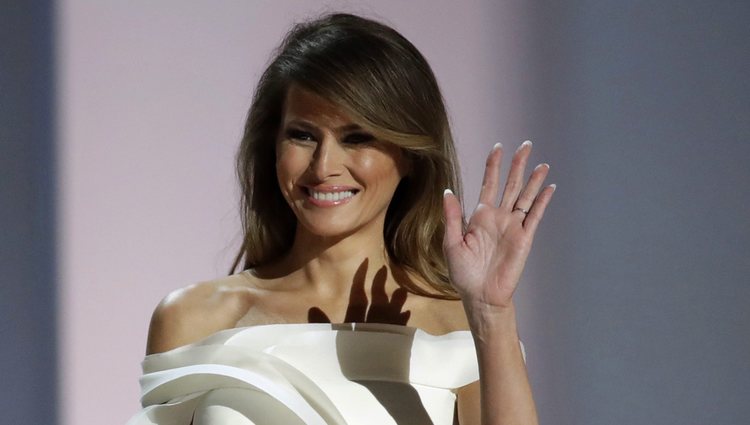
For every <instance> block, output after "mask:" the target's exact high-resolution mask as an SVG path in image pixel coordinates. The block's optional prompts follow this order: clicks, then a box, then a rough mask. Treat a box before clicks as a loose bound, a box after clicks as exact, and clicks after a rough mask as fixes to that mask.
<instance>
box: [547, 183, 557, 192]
mask: <svg viewBox="0 0 750 425" xmlns="http://www.w3.org/2000/svg"><path fill="white" fill-rule="evenodd" d="M549 187H551V188H552V191H553V192H554V191H555V190H556V189H557V185H556V184H555V183H552V184H551V185H549Z"/></svg>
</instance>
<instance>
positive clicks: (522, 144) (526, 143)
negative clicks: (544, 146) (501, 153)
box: [516, 140, 531, 152]
mask: <svg viewBox="0 0 750 425" xmlns="http://www.w3.org/2000/svg"><path fill="white" fill-rule="evenodd" d="M526 146H531V140H527V141H525V142H523V143H521V146H519V147H518V149H516V152H518V151H520V150H521V149H523V148H525V147H526Z"/></svg>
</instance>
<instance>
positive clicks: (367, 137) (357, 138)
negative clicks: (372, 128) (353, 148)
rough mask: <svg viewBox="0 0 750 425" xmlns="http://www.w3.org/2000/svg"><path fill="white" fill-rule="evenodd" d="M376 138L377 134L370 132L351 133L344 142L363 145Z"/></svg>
mask: <svg viewBox="0 0 750 425" xmlns="http://www.w3.org/2000/svg"><path fill="white" fill-rule="evenodd" d="M374 140H375V136H373V135H372V134H369V133H351V134H349V135H347V136H346V137H345V138H344V143H346V144H349V145H361V144H365V143H370V142H373V141H374Z"/></svg>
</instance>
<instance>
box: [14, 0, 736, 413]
mask: <svg viewBox="0 0 750 425" xmlns="http://www.w3.org/2000/svg"><path fill="white" fill-rule="evenodd" d="M339 10H340V11H348V12H354V13H359V14H363V15H365V16H369V17H373V18H376V19H380V20H382V21H384V22H386V23H389V24H391V25H393V26H395V27H396V28H397V29H398V30H400V31H401V32H402V33H403V34H404V35H405V36H406V37H407V38H409V39H410V40H411V41H412V42H413V43H414V44H415V45H416V46H417V47H418V48H419V49H420V50H421V51H422V52H423V53H424V55H425V56H426V57H427V59H428V60H429V61H430V63H431V64H432V66H433V69H434V71H435V73H436V74H437V77H438V80H439V82H440V84H441V86H442V89H443V92H444V95H445V98H446V101H447V104H448V107H449V112H450V115H451V118H452V122H453V125H454V132H455V135H456V140H457V143H458V150H459V156H460V159H461V165H462V170H463V178H464V185H465V189H466V190H465V198H466V202H467V204H469V207H467V208H473V204H474V203H475V202H476V197H477V193H478V190H477V189H478V185H479V183H480V179H481V172H482V167H483V164H484V157H485V155H486V153H487V152H488V151H489V149H490V148H491V146H492V145H493V144H494V143H496V142H498V141H500V142H503V144H504V145H505V146H506V147H507V148H509V149H514V148H515V147H516V146H517V145H518V144H519V143H520V142H522V141H523V140H525V139H531V140H533V141H534V148H535V150H534V153H533V158H532V159H533V160H534V161H535V162H543V161H544V162H550V163H551V165H552V169H551V182H555V183H557V184H558V191H557V193H556V196H555V199H554V201H553V203H552V205H551V206H550V208H549V210H548V213H547V216H546V217H545V220H544V223H543V225H542V227H541V228H540V230H539V233H538V238H537V241H536V242H535V244H536V245H535V249H534V251H533V253H532V258H531V259H530V261H529V264H528V268H527V271H526V274H525V275H524V278H523V282H522V286H521V288H520V289H519V293H518V299H519V301H518V302H519V305H520V307H519V310H520V314H521V319H520V320H521V322H520V326H521V333H522V338H523V339H524V342H525V344H526V348H527V353H528V366H529V373H530V375H531V380H532V384H533V387H534V391H535V395H536V399H537V403H538V406H539V411H540V417H541V421H542V423H547V424H560V425H573V424H592V425H595V424H642V423H650V424H709V423H710V424H721V425H724V424H726V425H729V424H742V423H748V422H749V421H750V403H748V394H750V261H749V260H748V259H747V258H746V257H747V255H748V252H750V242H748V241H749V240H750V220H749V219H748V217H749V216H750V214H749V213H750V208H749V207H750V194H749V193H748V185H749V184H750V171H748V167H747V165H746V162H747V160H748V158H750V143H749V142H750V83H749V82H748V78H747V75H750V49H748V40H750V25H748V22H750V3H748V2H746V1H717V2H710V1H697V0H683V1H676V0H664V1H661V2H644V1H634V0H633V1H614V0H603V1H602V0H600V1H583V0H568V1H560V2H545V1H533V0H532V1H520V0H519V1H479V0H473V1H463V2H453V1H447V0H446V1H430V0H416V1H410V2H401V1H397V0H388V1H385V0H381V1H375V0H373V1H303V0H294V1H292V0H282V1H278V0H277V1H270V0H268V1H260V0H258V1H230V0H222V1H214V2H202V1H188V2H186V1H177V0H165V1H161V2H149V1H145V0H137V1H129V2H124V1H114V0H109V1H84V0H58V1H57V2H54V1H51V0H32V1H28V2H14V1H3V2H0V173H1V174H0V254H1V255H0V308H1V310H0V314H2V317H1V319H2V320H0V332H1V333H0V341H1V342H0V376H2V377H3V378H2V382H3V385H2V386H1V388H2V390H1V391H2V394H0V412H2V415H3V416H2V422H3V423H9V424H11V423H12V424H26V423H28V424H60V425H73V424H75V425H88V424H92V425H93V424H97V425H98V424H102V423H124V422H125V421H126V420H127V419H128V417H129V416H130V415H131V414H133V413H134V412H135V411H136V410H137V409H138V394H139V389H138V377H139V374H140V365H139V362H140V361H141V359H142V357H143V354H144V348H145V338H146V332H147V329H148V320H149V317H150V314H151V311H152V310H153V308H154V306H155V305H156V304H157V303H158V302H159V300H160V299H161V297H163V296H164V295H165V294H166V293H168V292H169V291H171V290H173V289H175V288H178V287H181V286H184V285H187V284H190V283H195V282H198V281H200V280H205V279H211V278H213V277H216V276H220V275H223V274H226V273H227V271H228V268H229V265H230V261H231V257H232V256H233V254H234V251H235V249H237V248H238V242H239V231H238V229H239V224H238V215H237V212H236V211H237V191H236V184H235V181H234V180H235V179H234V171H233V156H234V153H235V149H236V147H237V145H238V142H239V139H240V135H241V132H242V126H243V121H244V117H245V114H246V111H247V108H248V107H249V104H250V98H251V95H252V92H253V88H254V85H255V83H256V82H257V79H258V77H259V76H260V73H261V72H262V70H263V67H264V65H265V63H266V62H267V60H268V59H269V57H270V54H271V52H272V50H273V49H274V47H275V46H276V45H277V44H278V42H279V41H280V39H281V37H282V36H283V34H284V33H285V31H286V30H287V29H288V28H289V26H290V25H291V24H292V23H293V22H296V21H299V20H303V19H306V18H309V17H311V16H316V15H319V14H321V13H324V12H327V11H339Z"/></svg>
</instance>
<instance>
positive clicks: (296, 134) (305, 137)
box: [286, 128, 315, 142]
mask: <svg viewBox="0 0 750 425" xmlns="http://www.w3.org/2000/svg"><path fill="white" fill-rule="evenodd" d="M286 137H288V138H289V139H292V140H300V141H303V142H311V141H314V140H315V137H314V136H313V135H312V133H310V132H308V131H304V130H297V129H295V128H290V129H287V131H286Z"/></svg>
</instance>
